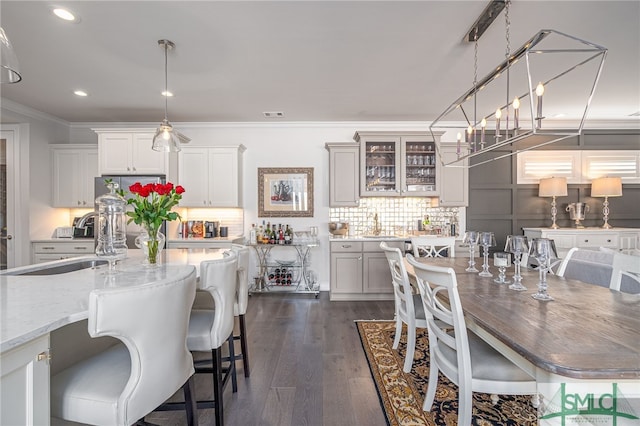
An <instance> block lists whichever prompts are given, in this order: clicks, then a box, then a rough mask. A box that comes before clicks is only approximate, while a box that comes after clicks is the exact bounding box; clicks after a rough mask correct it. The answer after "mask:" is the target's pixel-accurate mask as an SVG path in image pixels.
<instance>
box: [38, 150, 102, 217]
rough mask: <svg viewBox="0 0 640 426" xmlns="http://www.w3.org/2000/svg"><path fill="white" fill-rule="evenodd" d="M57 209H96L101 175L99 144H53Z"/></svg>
mask: <svg viewBox="0 0 640 426" xmlns="http://www.w3.org/2000/svg"><path fill="white" fill-rule="evenodd" d="M50 150H51V161H52V165H51V170H52V180H51V182H52V188H51V194H52V205H53V207H75V208H85V207H86V208H93V205H94V198H95V195H94V190H93V182H94V178H95V177H96V176H99V174H98V148H97V146H96V145H75V144H66V145H50Z"/></svg>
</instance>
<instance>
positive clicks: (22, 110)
mask: <svg viewBox="0 0 640 426" xmlns="http://www.w3.org/2000/svg"><path fill="white" fill-rule="evenodd" d="M0 107H2V109H6V110H8V111H11V112H15V113H16V114H22V115H24V116H26V117H29V118H34V119H36V120H45V121H52V122H54V123H56V124H60V125H63V126H70V125H71V123H69V122H68V121H66V120H63V119H61V118H58V117H56V116H54V115H51V114H47V113H46V112H42V111H38V110H37V109H33V108H31V107H28V106H25V105H22V104H19V103H17V102H14V101H12V100H10V99H7V98H0Z"/></svg>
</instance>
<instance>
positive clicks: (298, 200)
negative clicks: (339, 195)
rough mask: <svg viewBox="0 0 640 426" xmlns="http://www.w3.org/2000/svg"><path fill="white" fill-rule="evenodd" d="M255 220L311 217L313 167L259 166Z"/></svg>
mask: <svg viewBox="0 0 640 426" xmlns="http://www.w3.org/2000/svg"><path fill="white" fill-rule="evenodd" d="M258 217H313V167H306V168H305V167H302V168H262V167H259V168H258Z"/></svg>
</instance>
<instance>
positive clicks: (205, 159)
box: [178, 145, 245, 208]
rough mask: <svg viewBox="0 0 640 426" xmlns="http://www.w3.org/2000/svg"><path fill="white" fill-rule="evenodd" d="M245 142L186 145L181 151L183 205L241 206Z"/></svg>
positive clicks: (179, 179) (179, 162) (180, 180)
mask: <svg viewBox="0 0 640 426" xmlns="http://www.w3.org/2000/svg"><path fill="white" fill-rule="evenodd" d="M244 151H245V147H244V146H243V145H238V146H220V147H183V148H182V151H180V152H179V153H178V183H179V184H180V185H182V186H183V187H184V188H185V192H184V193H183V194H182V200H181V201H180V206H182V207H206V208H210V207H242V153H243V152H244Z"/></svg>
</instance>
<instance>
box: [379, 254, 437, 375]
mask: <svg viewBox="0 0 640 426" xmlns="http://www.w3.org/2000/svg"><path fill="white" fill-rule="evenodd" d="M380 248H381V249H382V250H383V251H384V254H385V256H386V257H387V262H388V263H389V270H390V271H391V283H392V285H393V294H394V303H395V316H396V318H395V319H396V334H395V338H394V340H393V346H392V347H393V349H398V346H399V344H400V338H401V336H402V324H406V325H407V352H406V354H405V357H404V366H403V368H402V370H403V371H404V372H405V373H409V372H410V371H411V367H412V365H413V355H414V353H415V350H416V328H426V326H427V322H426V319H425V316H424V309H423V307H422V300H421V299H420V295H419V294H417V293H414V292H413V291H412V289H411V284H410V283H409V276H408V275H407V269H406V268H405V266H404V261H403V259H402V252H401V251H400V249H398V248H391V247H389V246H388V245H387V244H386V243H385V242H381V243H380Z"/></svg>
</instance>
